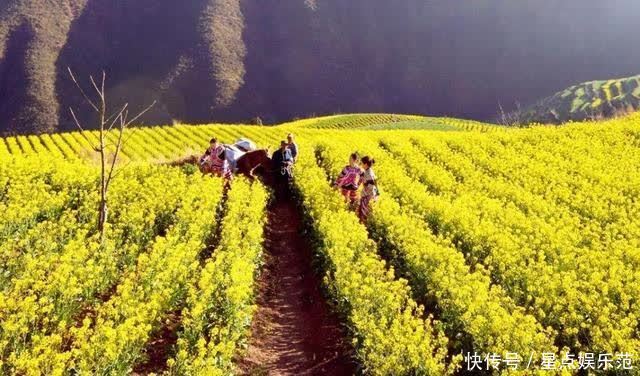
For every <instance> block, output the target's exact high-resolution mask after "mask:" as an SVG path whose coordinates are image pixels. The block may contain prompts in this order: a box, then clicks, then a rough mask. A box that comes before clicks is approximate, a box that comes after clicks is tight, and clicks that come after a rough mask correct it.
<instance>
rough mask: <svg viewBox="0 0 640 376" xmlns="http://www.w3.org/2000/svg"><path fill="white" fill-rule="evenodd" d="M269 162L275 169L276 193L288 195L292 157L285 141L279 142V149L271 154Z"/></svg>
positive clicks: (291, 172) (291, 176)
mask: <svg viewBox="0 0 640 376" xmlns="http://www.w3.org/2000/svg"><path fill="white" fill-rule="evenodd" d="M271 160H272V161H273V166H274V167H275V171H274V173H275V184H276V193H277V194H285V193H287V194H288V190H289V182H290V181H291V178H293V157H292V156H291V150H290V149H289V144H288V143H287V142H286V141H282V142H280V149H278V150H276V151H275V152H274V153H273V156H272V157H271Z"/></svg>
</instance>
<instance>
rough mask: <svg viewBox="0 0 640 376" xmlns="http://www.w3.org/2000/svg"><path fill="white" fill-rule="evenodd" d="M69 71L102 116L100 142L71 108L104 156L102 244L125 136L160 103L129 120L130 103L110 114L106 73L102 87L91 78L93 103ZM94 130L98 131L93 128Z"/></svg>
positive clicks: (100, 217) (82, 128)
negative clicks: (112, 136) (112, 140)
mask: <svg viewBox="0 0 640 376" xmlns="http://www.w3.org/2000/svg"><path fill="white" fill-rule="evenodd" d="M67 70H68V71H69V76H71V80H72V81H73V83H74V84H75V85H76V87H77V88H78V90H79V91H80V94H82V97H83V98H84V100H85V102H87V104H88V105H89V106H90V107H91V109H93V111H95V113H96V114H97V115H98V124H97V125H98V126H97V127H95V128H97V129H98V139H97V140H91V139H90V138H89V136H88V134H87V133H86V132H85V129H84V127H83V126H82V124H81V123H80V121H79V120H78V117H77V116H76V114H75V112H74V111H73V108H69V112H71V116H72V117H73V120H74V122H75V124H76V126H77V127H78V129H79V130H80V134H82V136H83V137H84V138H85V139H86V140H87V141H88V142H89V143H90V144H91V145H94V146H93V150H94V151H95V152H97V153H98V154H99V155H100V205H99V207H98V231H99V232H100V241H101V242H102V241H104V238H105V224H106V223H107V219H108V197H109V187H110V185H111V181H112V180H113V178H114V177H115V175H116V174H115V173H114V172H115V170H116V165H117V162H118V157H119V156H120V151H121V150H122V146H123V145H124V143H125V141H126V140H124V139H123V136H124V132H125V130H126V129H127V128H129V126H130V125H131V124H133V123H134V122H135V121H137V120H138V119H140V118H141V117H142V116H143V115H144V114H146V113H147V112H148V111H149V110H151V108H152V107H153V106H155V104H156V102H155V101H154V102H153V103H151V105H149V106H148V107H146V108H145V109H143V110H142V111H140V112H138V113H137V114H136V115H135V116H133V117H129V104H128V103H126V104H124V105H123V106H122V107H120V108H119V109H117V110H116V111H115V112H113V113H111V115H109V111H108V109H107V98H106V92H105V81H106V78H107V75H106V73H105V72H104V71H103V72H102V80H101V81H100V84H99V85H98V84H97V83H96V81H95V80H94V78H93V76H89V81H90V82H91V86H92V88H93V90H94V91H95V96H96V99H91V97H90V96H89V95H87V93H86V92H85V91H84V89H82V86H81V85H80V83H79V82H78V80H77V79H76V77H75V75H74V74H73V72H72V71H71V68H67ZM92 128H94V127H92ZM111 132H116V133H117V136H116V142H115V144H114V145H113V155H112V156H111V159H109V158H110V155H109V150H108V146H109V145H108V144H107V139H109V134H110V133H111Z"/></svg>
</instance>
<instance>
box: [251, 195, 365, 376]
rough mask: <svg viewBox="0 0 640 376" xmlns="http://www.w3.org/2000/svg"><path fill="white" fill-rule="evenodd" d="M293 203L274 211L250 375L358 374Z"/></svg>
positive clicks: (278, 205) (282, 203) (280, 203)
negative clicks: (313, 261) (330, 309)
mask: <svg viewBox="0 0 640 376" xmlns="http://www.w3.org/2000/svg"><path fill="white" fill-rule="evenodd" d="M301 230H302V221H301V218H300V215H299V213H298V211H297V210H296V207H295V205H294V203H293V202H292V201H291V200H286V199H278V200H277V201H276V202H275V203H273V204H272V206H271V207H270V209H269V223H268V226H267V233H266V239H267V242H266V247H265V248H266V255H265V257H266V265H265V268H264V271H263V273H262V275H261V277H260V280H259V281H258V284H259V285H258V287H259V295H258V299H257V304H258V310H257V312H256V316H255V317H254V321H253V326H252V328H251V331H252V334H251V338H250V340H249V347H248V348H247V350H246V353H245V357H244V358H243V359H241V360H240V361H239V363H238V372H239V373H240V374H244V375H336V376H339V375H352V374H353V373H354V372H355V364H354V362H353V360H352V358H351V356H350V350H349V345H348V343H347V340H346V339H345V336H344V332H343V330H342V329H341V327H340V325H339V321H338V319H337V318H336V317H335V315H333V314H332V313H331V312H330V311H329V308H328V306H327V303H326V302H325V300H324V299H323V297H322V294H321V291H320V286H319V283H320V281H319V278H318V276H317V275H315V274H314V272H313V269H312V265H311V260H312V252H311V247H310V246H309V244H307V242H306V241H305V239H303V237H302V232H301Z"/></svg>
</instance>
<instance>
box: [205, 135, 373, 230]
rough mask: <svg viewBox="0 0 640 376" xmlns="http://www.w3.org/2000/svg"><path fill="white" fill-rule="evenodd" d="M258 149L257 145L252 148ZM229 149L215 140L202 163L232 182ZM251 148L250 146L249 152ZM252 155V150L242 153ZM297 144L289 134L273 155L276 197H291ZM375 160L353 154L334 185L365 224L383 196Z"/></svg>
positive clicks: (212, 140) (232, 168)
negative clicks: (284, 195) (287, 195)
mask: <svg viewBox="0 0 640 376" xmlns="http://www.w3.org/2000/svg"><path fill="white" fill-rule="evenodd" d="M234 146H235V147H239V148H240V149H242V148H243V147H242V144H238V143H236V145H234ZM253 147H254V148H255V146H253ZM227 148H228V147H227V146H225V145H224V144H221V143H220V142H219V141H218V139H217V138H212V139H211V141H210V145H209V148H208V149H207V150H206V152H205V153H204V155H203V156H202V158H201V159H200V163H201V164H204V163H207V164H208V166H209V167H210V170H211V171H212V172H213V174H215V175H217V176H220V177H223V178H225V179H227V180H231V179H232V177H233V173H234V170H235V166H234V165H233V163H235V162H233V161H230V159H233V158H228V156H227ZM250 148H251V146H247V149H250ZM241 151H242V152H249V151H250V150H241ZM298 151H299V150H298V144H297V143H296V142H295V140H294V136H293V134H289V135H287V139H286V140H283V141H281V142H280V148H279V149H278V150H276V151H275V152H274V153H273V154H272V156H271V163H272V165H273V169H274V171H273V174H274V178H275V188H276V194H288V192H289V183H290V181H291V179H292V178H293V167H294V165H295V163H296V161H297V159H298ZM374 164H375V160H374V159H373V158H371V157H369V156H365V157H362V158H360V156H359V155H358V153H353V154H351V156H350V158H349V164H348V165H347V166H345V168H344V169H343V170H342V172H341V173H340V176H338V178H337V179H336V181H335V183H334V186H335V187H337V188H339V189H340V192H341V193H342V195H343V196H344V199H345V202H347V203H349V204H350V206H351V207H352V209H354V210H356V212H357V213H358V217H359V218H360V220H361V221H362V222H365V221H366V219H367V218H368V216H369V214H370V211H371V202H372V201H375V200H376V199H377V198H378V196H379V195H380V193H379V190H378V185H377V183H376V175H375V173H374V172H373V165H374Z"/></svg>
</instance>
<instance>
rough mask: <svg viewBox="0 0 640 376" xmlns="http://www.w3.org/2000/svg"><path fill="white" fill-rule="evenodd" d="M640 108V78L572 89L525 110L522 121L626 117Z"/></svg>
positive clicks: (634, 77)
mask: <svg viewBox="0 0 640 376" xmlns="http://www.w3.org/2000/svg"><path fill="white" fill-rule="evenodd" d="M639 108H640V76H633V77H628V78H623V79H618V80H605V81H591V82H585V83H582V84H579V85H575V86H571V87H569V88H567V89H566V90H563V91H560V92H558V93H556V94H554V95H552V96H550V97H548V98H545V99H543V100H541V101H540V102H539V103H537V104H535V105H534V106H531V107H530V108H527V109H525V110H524V112H523V113H522V114H521V115H520V119H519V121H520V122H521V123H524V124H529V123H542V124H547V123H554V124H559V123H565V122H568V121H571V120H573V121H582V120H589V119H592V120H593V119H600V118H608V117H611V116H615V115H623V114H626V113H629V112H633V111H635V110H637V109H639Z"/></svg>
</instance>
